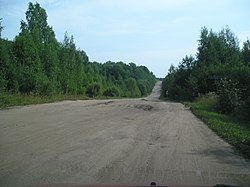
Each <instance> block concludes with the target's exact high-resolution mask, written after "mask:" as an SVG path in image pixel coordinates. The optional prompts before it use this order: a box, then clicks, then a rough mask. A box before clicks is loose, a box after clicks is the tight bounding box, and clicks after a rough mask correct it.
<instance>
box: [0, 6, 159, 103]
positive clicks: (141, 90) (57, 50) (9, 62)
mask: <svg viewBox="0 0 250 187" xmlns="http://www.w3.org/2000/svg"><path fill="white" fill-rule="evenodd" d="M25 15H26V21H21V23H20V32H19V34H18V35H17V36H16V37H15V39H14V41H9V40H8V39H3V38H0V94H5V95H6V94H25V95H36V96H50V95H58V94H65V95H86V96H87V97H90V98H92V97H99V96H100V97H102V96H104V97H140V96H145V95H147V94H149V93H150V92H151V90H152V88H153V86H154V84H155V81H156V77H155V76H154V74H153V73H152V72H150V71H149V70H148V69H147V67H145V66H137V65H136V64H134V63H129V64H126V63H123V62H111V61H108V62H106V63H98V62H90V61H89V58H88V56H87V54H86V53H85V52H84V51H83V50H81V49H78V48H77V47H76V45H75V43H74V37H73V36H69V35H68V34H67V32H66V34H65V36H64V40H63V41H62V42H58V41H57V39H56V36H55V32H54V31H53V29H52V27H51V26H49V25H48V22H47V14H46V11H45V9H43V8H42V7H41V6H40V5H39V4H38V3H35V4H33V3H29V6H28V10H27V11H26V13H25ZM0 26H1V27H0V28H1V30H0V33H1V32H2V31H3V29H4V26H3V25H2V19H1V25H0ZM0 36H1V35H0Z"/></svg>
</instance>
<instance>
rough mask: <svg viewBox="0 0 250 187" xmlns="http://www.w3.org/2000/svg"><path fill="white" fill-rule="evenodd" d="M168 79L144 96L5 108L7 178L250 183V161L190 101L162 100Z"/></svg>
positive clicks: (0, 165)
mask: <svg viewBox="0 0 250 187" xmlns="http://www.w3.org/2000/svg"><path fill="white" fill-rule="evenodd" d="M160 87H161V82H158V83H157V84H156V86H155V88H154V90H153V92H152V94H151V95H150V96H149V97H147V98H142V99H114V100H89V101H64V102H58V103H52V104H41V105H31V106H24V107H14V108H12V109H7V110H0V186H28V185H34V184H52V183H83V184H103V183H104V184H129V185H149V183H150V182H152V181H154V182H156V183H157V184H158V185H169V184H186V185H214V184H218V183H219V184H221V183H224V184H234V185H243V186H250V162H249V161H248V162H247V161H245V160H244V159H243V158H241V157H240V156H238V155H236V154H235V153H234V152H233V150H232V148H231V146H229V145H228V144H227V143H225V142H224V141H223V140H221V139H220V138H219V137H218V136H216V135H215V134H214V133H213V132H212V131H211V130H210V129H208V127H207V126H206V125H204V124H203V123H202V122H201V121H200V120H199V119H197V118H196V117H195V116H194V115H193V114H192V113H191V112H190V110H189V109H188V108H185V106H184V105H182V104H180V103H172V102H164V101H160V100H159V99H158V97H159V95H160Z"/></svg>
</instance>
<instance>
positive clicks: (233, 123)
mask: <svg viewBox="0 0 250 187" xmlns="http://www.w3.org/2000/svg"><path fill="white" fill-rule="evenodd" d="M217 102H218V99H217V98H216V97H215V96H202V97H199V98H197V99H196V100H195V101H194V102H185V103H184V104H186V105H188V106H190V109H191V111H192V112H193V113H194V114H195V115H196V116H197V117H199V118H200V119H201V120H202V121H204V122H205V123H206V124H207V125H208V127H209V128H210V129H212V130H213V131H214V132H215V133H216V134H217V135H219V136H220V137H221V138H223V139H224V140H226V141H227V142H228V143H230V144H231V145H233V146H234V147H235V148H236V149H237V150H238V151H239V152H240V153H241V154H242V155H243V156H245V157H246V158H250V124H249V121H244V120H242V119H240V118H238V117H237V115H228V114H221V113H219V112H218V111H217V110H216V107H217Z"/></svg>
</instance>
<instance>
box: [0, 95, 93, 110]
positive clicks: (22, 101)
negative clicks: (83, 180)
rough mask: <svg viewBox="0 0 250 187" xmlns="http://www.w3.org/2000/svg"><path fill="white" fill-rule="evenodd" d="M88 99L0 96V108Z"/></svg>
mask: <svg viewBox="0 0 250 187" xmlns="http://www.w3.org/2000/svg"><path fill="white" fill-rule="evenodd" d="M82 99H89V98H88V97H86V96H84V95H56V96H37V95H27V94H6V93H1V94H0V108H1V109H3V108H8V107H11V106H23V105H31V104H41V103H52V102H56V101H63V100H82Z"/></svg>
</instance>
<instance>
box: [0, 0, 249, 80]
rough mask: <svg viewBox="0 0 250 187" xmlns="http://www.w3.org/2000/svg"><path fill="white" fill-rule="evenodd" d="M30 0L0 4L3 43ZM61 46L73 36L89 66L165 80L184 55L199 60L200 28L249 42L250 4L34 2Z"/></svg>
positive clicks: (222, 0) (232, 0)
mask: <svg viewBox="0 0 250 187" xmlns="http://www.w3.org/2000/svg"><path fill="white" fill-rule="evenodd" d="M28 2H29V1H28V0H0V18H3V22H2V25H3V26H4V27H5V28H4V31H3V32H2V37H3V38H8V39H9V40H13V39H14V37H15V36H16V35H17V34H18V33H19V31H20V29H19V28H20V21H21V20H25V12H26V10H27V8H28ZM32 2H38V3H40V5H41V6H42V7H43V8H44V9H45V10H46V12H47V15H48V23H49V25H50V26H52V27H53V30H54V31H55V33H56V37H57V39H58V40H59V41H62V40H63V36H64V33H65V32H66V31H67V32H68V34H69V35H73V36H74V39H75V43H76V45H77V47H79V48H81V49H82V50H84V51H86V53H87V55H88V56H89V58H90V60H91V61H98V62H106V61H108V60H111V61H114V62H117V61H123V62H126V63H129V62H134V63H136V64H137V65H145V66H147V67H148V68H149V69H150V71H153V73H154V74H155V75H156V76H157V77H165V75H166V74H167V71H168V68H169V67H170V65H171V64H174V65H175V66H177V65H178V63H179V62H180V61H181V59H182V58H183V57H184V56H185V55H190V54H193V55H195V54H196V49H197V44H198V43H197V40H198V39H199V35H200V30H201V27H203V26H206V27H207V28H208V29H213V31H216V32H218V31H220V30H221V29H222V27H225V26H226V25H228V26H229V27H230V29H231V30H232V31H233V32H234V33H235V34H236V35H237V36H238V38H239V40H240V41H241V42H243V41H246V40H247V38H249V39H250V1H249V0H36V1H32Z"/></svg>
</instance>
